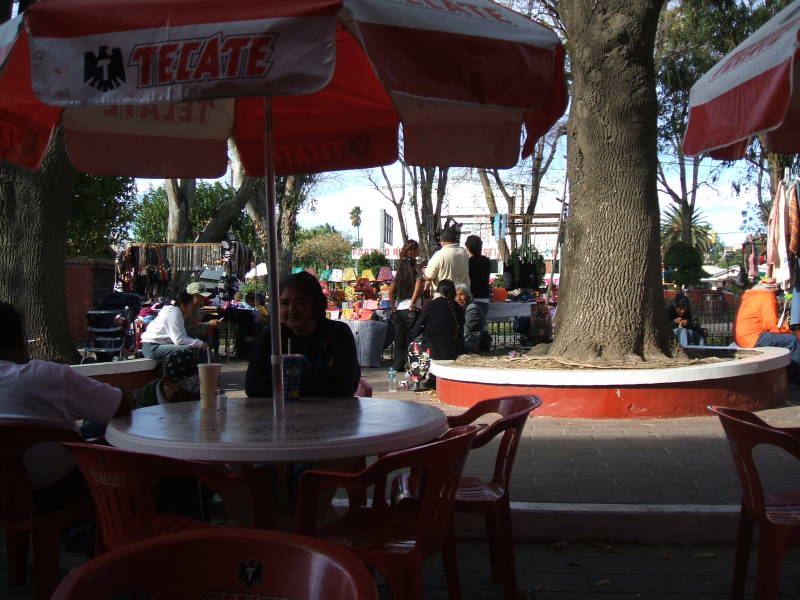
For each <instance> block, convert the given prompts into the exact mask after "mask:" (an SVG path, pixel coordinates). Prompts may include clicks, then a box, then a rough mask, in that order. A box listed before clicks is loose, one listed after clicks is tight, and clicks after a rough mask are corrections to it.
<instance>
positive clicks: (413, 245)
mask: <svg viewBox="0 0 800 600" xmlns="http://www.w3.org/2000/svg"><path fill="white" fill-rule="evenodd" d="M417 250H419V242H418V241H417V240H408V241H407V242H406V243H405V244H403V248H402V249H401V250H400V258H412V259H416V256H415V254H416V253H417Z"/></svg>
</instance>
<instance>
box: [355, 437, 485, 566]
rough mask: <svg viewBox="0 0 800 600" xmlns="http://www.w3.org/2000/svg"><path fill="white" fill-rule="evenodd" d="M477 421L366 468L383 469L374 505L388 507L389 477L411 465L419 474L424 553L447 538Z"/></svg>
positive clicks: (419, 521)
mask: <svg viewBox="0 0 800 600" xmlns="http://www.w3.org/2000/svg"><path fill="white" fill-rule="evenodd" d="M478 429H479V427H478V426H477V425H467V426H464V427H454V428H452V429H450V430H449V431H447V432H446V433H445V434H444V435H443V436H442V437H441V438H439V439H438V440H436V441H435V442H431V443H429V444H425V445H422V446H416V447H414V448H409V449H407V450H401V451H399V452H393V453H390V454H386V455H384V456H382V457H381V458H379V459H378V460H377V461H375V462H374V463H373V464H372V465H370V466H369V467H368V469H367V471H364V473H367V472H369V471H372V470H373V469H374V470H375V472H381V473H382V474H383V477H384V478H383V483H382V484H377V485H376V486H375V491H374V495H373V506H374V507H380V506H383V507H388V503H387V500H386V498H385V493H384V492H385V490H386V485H385V482H386V479H387V477H388V476H389V475H390V474H392V473H393V472H395V471H398V470H400V469H411V470H412V471H414V472H415V476H416V477H417V478H418V479H417V482H418V486H419V487H418V504H417V505H416V509H415V512H416V514H417V531H416V548H417V549H418V550H419V551H421V552H422V553H424V554H425V555H428V554H431V553H433V552H437V551H439V550H440V549H441V548H442V547H443V546H444V542H445V540H446V536H447V533H448V531H449V529H450V525H451V519H452V516H453V507H454V501H455V495H456V490H457V489H458V481H459V479H460V478H461V472H462V470H463V469H464V463H465V462H466V459H467V454H468V453H469V449H470V448H471V447H472V444H473V443H474V441H475V435H476V434H477V432H478Z"/></svg>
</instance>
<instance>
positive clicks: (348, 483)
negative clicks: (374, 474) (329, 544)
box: [294, 469, 367, 537]
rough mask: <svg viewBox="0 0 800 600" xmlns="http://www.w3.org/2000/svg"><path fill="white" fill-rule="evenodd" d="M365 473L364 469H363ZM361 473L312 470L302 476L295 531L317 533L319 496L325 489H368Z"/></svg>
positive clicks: (307, 533) (304, 533)
mask: <svg viewBox="0 0 800 600" xmlns="http://www.w3.org/2000/svg"><path fill="white" fill-rule="evenodd" d="M362 473H363V471H362ZM359 475H361V473H336V472H334V471H320V470H314V469H312V470H310V471H306V472H305V473H303V476H302V477H301V478H300V490H299V491H298V494H297V505H296V506H295V512H294V515H295V516H294V523H295V532H296V533H299V534H301V535H308V536H312V537H313V536H315V535H316V534H317V498H318V497H319V496H320V492H321V491H322V490H323V489H330V488H335V489H339V488H344V489H348V490H351V489H366V487H367V484H365V483H363V482H362V481H360V480H359V479H358V476H359Z"/></svg>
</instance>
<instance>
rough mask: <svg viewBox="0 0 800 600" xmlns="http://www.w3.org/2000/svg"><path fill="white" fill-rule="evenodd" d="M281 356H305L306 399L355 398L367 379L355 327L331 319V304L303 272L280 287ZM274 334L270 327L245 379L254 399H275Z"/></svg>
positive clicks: (258, 341) (258, 342)
mask: <svg viewBox="0 0 800 600" xmlns="http://www.w3.org/2000/svg"><path fill="white" fill-rule="evenodd" d="M280 290H281V297H280V320H281V325H280V327H281V352H282V353H284V354H286V353H289V352H291V353H293V354H302V355H303V356H304V357H305V361H304V362H303V384H302V387H301V389H300V395H301V397H314V396H317V397H320V396H322V397H340V396H352V395H353V393H354V392H355V391H356V388H357V387H358V380H359V379H360V378H361V367H360V366H359V364H358V355H357V353H356V343H355V340H354V339H353V333H352V332H351V330H350V327H349V326H348V325H347V324H346V323H343V322H341V321H331V320H330V319H326V318H325V307H326V306H327V300H326V299H325V295H324V294H323V293H322V288H321V287H320V285H319V282H318V281H317V279H316V278H315V277H314V276H313V275H311V274H310V273H307V272H306V271H301V272H299V273H294V274H293V275H291V276H289V277H288V278H287V279H286V280H285V281H284V282H283V283H282V284H281V286H280ZM271 352H272V349H271V340H270V329H269V327H265V328H264V330H263V331H262V332H261V335H259V337H258V338H257V339H256V341H255V343H254V345H253V350H252V352H251V353H250V363H249V365H248V366H247V375H246V377H245V391H246V392H247V395H248V396H255V397H259V396H260V397H267V396H272V369H271V367H270V354H271Z"/></svg>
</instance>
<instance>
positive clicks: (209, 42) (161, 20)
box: [0, 0, 567, 414]
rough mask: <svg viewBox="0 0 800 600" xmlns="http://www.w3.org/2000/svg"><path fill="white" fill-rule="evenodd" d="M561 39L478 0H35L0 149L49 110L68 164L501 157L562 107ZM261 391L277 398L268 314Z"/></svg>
mask: <svg viewBox="0 0 800 600" xmlns="http://www.w3.org/2000/svg"><path fill="white" fill-rule="evenodd" d="M563 57H564V51H563V47H562V45H561V44H560V43H559V41H558V39H557V37H556V36H555V35H554V34H553V33H552V32H551V31H550V30H548V29H547V28H545V27H543V26H541V25H539V24H537V23H534V22H532V21H530V20H529V19H527V18H525V17H523V16H521V15H519V14H517V13H515V12H513V11H510V10H508V9H506V8H504V7H502V6H500V5H497V4H494V3H493V2H491V1H489V0H469V1H468V2H467V1H461V0H337V1H334V0H273V1H266V0H226V1H225V2H220V1H219V0H39V1H38V2H36V3H34V4H33V5H31V6H30V8H28V9H27V11H25V13H24V14H23V15H21V16H20V17H17V18H16V19H14V20H12V21H9V22H8V23H6V24H5V25H3V26H2V27H0V61H2V72H1V73H0V159H2V160H7V161H11V162H14V163H16V164H19V165H23V166H26V167H30V168H36V167H37V166H38V165H39V164H40V162H41V160H42V157H43V155H44V153H45V150H46V148H47V144H48V141H49V139H50V136H51V134H52V132H53V129H54V127H55V126H56V125H59V124H60V125H61V126H62V127H63V129H64V134H65V140H66V145H67V151H68V153H69V156H70V158H71V160H72V162H73V164H74V165H75V166H76V167H77V168H78V169H80V170H82V171H85V172H90V173H96V174H111V175H135V176H139V177H214V176H220V175H222V174H223V173H224V172H225V170H226V167H227V161H228V156H227V139H228V138H229V137H233V138H234V140H235V142H236V144H237V146H238V149H239V154H240V156H241V159H242V163H243V166H244V169H245V172H246V173H247V174H249V175H253V176H261V175H266V177H265V179H266V184H267V194H266V198H267V207H266V210H267V217H268V226H269V230H270V231H269V233H270V236H269V244H268V261H269V277H270V282H269V285H270V314H271V315H273V319H272V320H273V323H274V322H275V321H276V319H275V318H274V317H275V315H277V314H278V282H277V233H276V227H275V210H274V194H275V190H274V178H273V176H274V175H275V174H288V173H309V172H317V171H327V170H336V169H349V168H365V167H372V166H378V165H384V164H390V163H392V162H394V161H395V160H396V159H397V158H398V136H399V126H400V124H402V132H403V133H402V135H403V153H404V159H405V161H406V162H407V163H409V164H416V165H439V166H478V167H481V166H482V167H500V168H502V167H510V166H512V165H513V164H515V163H516V161H517V160H518V157H519V151H520V140H521V134H522V131H523V128H524V132H525V142H524V144H523V146H522V153H523V156H525V155H527V154H529V153H530V152H531V150H532V147H533V144H534V143H535V141H536V139H537V138H538V137H540V136H541V135H542V134H543V133H545V132H546V131H547V130H548V129H549V128H550V127H551V125H552V124H553V123H554V122H555V121H556V120H557V119H558V118H559V117H560V116H561V114H562V113H563V111H564V109H565V107H566V101H567V97H566V88H565V84H564V72H563ZM271 341H272V352H273V354H272V356H271V365H272V371H273V394H274V398H275V402H274V405H275V406H276V413H277V414H282V409H283V404H282V401H281V399H282V398H283V390H282V375H281V361H280V354H279V352H280V350H279V348H280V344H279V333H278V327H277V325H275V326H273V327H272V334H271Z"/></svg>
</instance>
